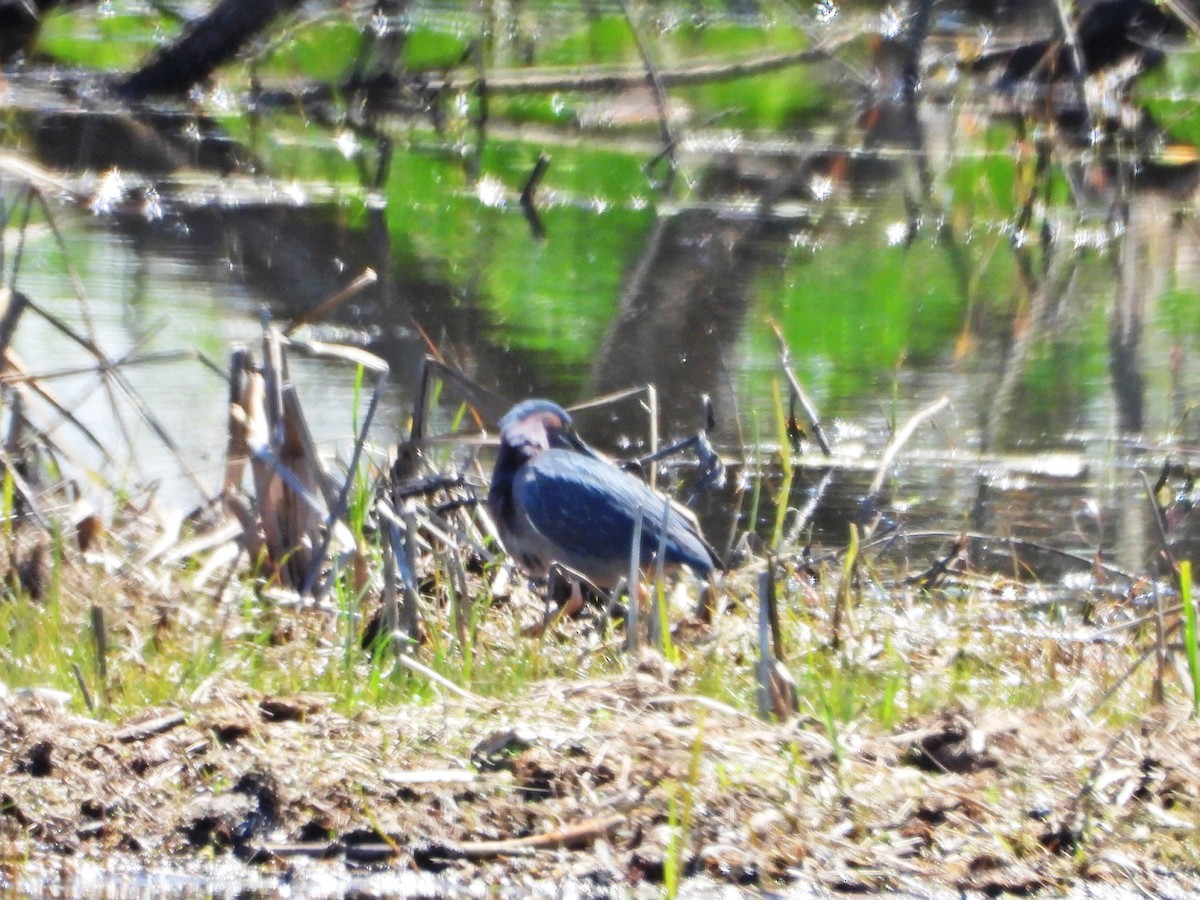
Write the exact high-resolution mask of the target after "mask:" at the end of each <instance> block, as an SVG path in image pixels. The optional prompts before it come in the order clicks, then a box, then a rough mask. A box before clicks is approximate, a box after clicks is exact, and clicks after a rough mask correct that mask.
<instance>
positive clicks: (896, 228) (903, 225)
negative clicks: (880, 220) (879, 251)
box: [887, 222, 908, 247]
mask: <svg viewBox="0 0 1200 900" xmlns="http://www.w3.org/2000/svg"><path fill="white" fill-rule="evenodd" d="M907 239H908V223H907V222H893V223H892V224H891V225H889V226H888V227H887V242H888V245H889V246H891V247H895V246H896V245H898V244H903V243H904V242H905V240H907Z"/></svg>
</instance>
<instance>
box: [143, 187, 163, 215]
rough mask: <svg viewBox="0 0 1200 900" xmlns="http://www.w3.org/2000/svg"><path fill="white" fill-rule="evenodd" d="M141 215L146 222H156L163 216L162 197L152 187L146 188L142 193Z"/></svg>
mask: <svg viewBox="0 0 1200 900" xmlns="http://www.w3.org/2000/svg"><path fill="white" fill-rule="evenodd" d="M142 215H143V216H145V217H146V221H148V222H157V221H158V220H159V219H161V218H162V217H163V208H162V198H160V197H159V196H158V191H156V190H155V189H154V188H152V187H149V188H146V193H145V194H143V195H142Z"/></svg>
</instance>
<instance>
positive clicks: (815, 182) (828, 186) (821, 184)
mask: <svg viewBox="0 0 1200 900" xmlns="http://www.w3.org/2000/svg"><path fill="white" fill-rule="evenodd" d="M809 190H811V191H812V195H813V197H814V198H815V199H817V200H828V199H829V198H830V197H831V196H832V195H833V179H832V178H830V177H829V176H828V175H814V176H813V179H812V181H811V182H809Z"/></svg>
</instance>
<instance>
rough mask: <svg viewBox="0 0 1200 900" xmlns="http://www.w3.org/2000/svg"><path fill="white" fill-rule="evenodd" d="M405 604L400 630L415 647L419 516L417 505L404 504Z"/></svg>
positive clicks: (418, 613) (418, 615)
mask: <svg viewBox="0 0 1200 900" xmlns="http://www.w3.org/2000/svg"><path fill="white" fill-rule="evenodd" d="M403 512H404V543H403V546H402V550H403V558H404V571H405V572H406V578H405V580H404V582H403V583H404V603H403V604H402V605H401V607H400V629H401V631H402V632H403V633H404V635H405V638H406V640H407V641H408V642H409V643H410V644H413V645H415V644H416V643H417V642H418V641H419V640H420V638H421V608H420V600H421V595H420V592H419V590H418V587H417V514H416V509H415V504H414V503H413V501H412V500H409V501H408V502H407V503H405V504H404V510H403Z"/></svg>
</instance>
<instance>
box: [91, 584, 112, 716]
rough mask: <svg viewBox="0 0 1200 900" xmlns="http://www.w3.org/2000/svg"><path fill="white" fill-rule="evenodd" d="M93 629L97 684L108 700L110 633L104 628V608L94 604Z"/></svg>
mask: <svg viewBox="0 0 1200 900" xmlns="http://www.w3.org/2000/svg"><path fill="white" fill-rule="evenodd" d="M90 622H91V630H92V653H93V654H94V655H95V665H96V684H97V685H98V686H99V692H100V696H101V697H102V698H103V699H104V701H105V702H106V703H107V702H108V634H107V632H106V631H105V628H104V610H103V608H101V607H99V606H97V605H96V604H94V603H93V604H92V608H91V614H90Z"/></svg>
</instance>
